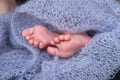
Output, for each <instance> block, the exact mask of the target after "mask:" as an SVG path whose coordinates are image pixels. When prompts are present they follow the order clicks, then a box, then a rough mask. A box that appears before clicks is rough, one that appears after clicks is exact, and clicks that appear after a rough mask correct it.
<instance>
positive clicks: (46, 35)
mask: <svg viewBox="0 0 120 80" xmlns="http://www.w3.org/2000/svg"><path fill="white" fill-rule="evenodd" d="M22 36H23V37H25V39H26V40H27V41H28V42H29V43H30V44H31V45H34V46H35V47H39V48H45V47H46V46H47V45H49V42H50V41H51V40H53V39H54V38H55V37H56V36H58V34H56V33H54V32H52V31H50V30H48V29H47V28H45V27H44V26H41V25H36V26H34V27H32V28H29V29H25V30H23V32H22Z"/></svg>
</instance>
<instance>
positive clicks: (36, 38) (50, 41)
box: [22, 25, 91, 58]
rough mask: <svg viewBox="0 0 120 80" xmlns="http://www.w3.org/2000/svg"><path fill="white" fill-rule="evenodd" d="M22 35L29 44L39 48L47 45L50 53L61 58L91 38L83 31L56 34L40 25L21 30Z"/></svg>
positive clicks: (72, 53) (67, 55)
mask: <svg viewBox="0 0 120 80" xmlns="http://www.w3.org/2000/svg"><path fill="white" fill-rule="evenodd" d="M22 36H23V37H25V39H26V40H27V41H28V42H29V43H30V44H31V45H33V46H35V47H39V48H40V49H43V48H45V47H47V52H48V53H49V54H50V55H53V56H54V55H57V56H59V57H61V58H69V57H71V56H72V55H74V54H75V53H76V52H77V51H79V50H80V49H81V48H83V47H84V46H85V44H87V43H88V42H89V41H90V40H91V37H89V36H88V35H87V34H86V33H85V32H83V33H71V32H64V33H62V34H57V33H54V32H52V31H50V30H48V29H47V28H45V27H44V26H41V25H37V26H34V27H32V28H29V29H25V30H23V32H22Z"/></svg>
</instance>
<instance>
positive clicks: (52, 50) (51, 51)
mask: <svg viewBox="0 0 120 80" xmlns="http://www.w3.org/2000/svg"><path fill="white" fill-rule="evenodd" d="M57 50H58V49H57V48H56V47H48V48H47V52H48V53H49V54H50V55H56V53H57Z"/></svg>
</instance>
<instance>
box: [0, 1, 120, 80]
mask: <svg viewBox="0 0 120 80" xmlns="http://www.w3.org/2000/svg"><path fill="white" fill-rule="evenodd" d="M119 20H120V5H119V3H118V2H117V1H116V0H29V1H28V2H27V3H25V4H24V5H21V6H20V7H18V8H17V9H16V10H15V12H11V13H8V14H5V15H1V16H0V80H108V79H112V78H113V77H114V75H115V74H116V73H117V71H118V70H119V69H120V23H119ZM34 25H44V26H45V27H47V28H49V29H50V30H52V31H57V32H61V31H64V30H68V31H72V32H83V31H88V30H94V31H96V32H98V34H96V35H95V36H93V38H92V40H91V41H90V42H89V43H88V44H87V45H86V46H85V47H84V48H82V50H80V51H78V52H77V53H76V54H75V55H74V56H72V57H71V58H69V59H62V58H59V57H58V56H55V57H54V56H51V55H49V54H48V53H47V52H46V51H43V50H41V49H38V48H35V47H33V46H31V45H29V44H28V42H27V41H26V40H25V39H24V38H23V37H22V36H21V32H22V31H23V30H24V29H25V28H30V27H32V26H34Z"/></svg>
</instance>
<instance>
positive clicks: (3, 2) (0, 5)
mask: <svg viewBox="0 0 120 80" xmlns="http://www.w3.org/2000/svg"><path fill="white" fill-rule="evenodd" d="M26 1H28V0H0V14H4V13H7V12H10V11H12V10H14V9H15V7H16V6H20V5H21V4H23V3H25V2H26Z"/></svg>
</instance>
